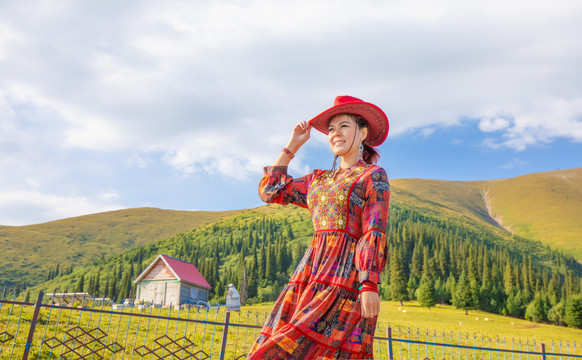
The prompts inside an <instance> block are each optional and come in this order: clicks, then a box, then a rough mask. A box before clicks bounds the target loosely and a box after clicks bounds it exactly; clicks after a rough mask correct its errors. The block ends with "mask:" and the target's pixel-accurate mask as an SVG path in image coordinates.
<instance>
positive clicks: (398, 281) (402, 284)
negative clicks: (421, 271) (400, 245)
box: [390, 251, 408, 306]
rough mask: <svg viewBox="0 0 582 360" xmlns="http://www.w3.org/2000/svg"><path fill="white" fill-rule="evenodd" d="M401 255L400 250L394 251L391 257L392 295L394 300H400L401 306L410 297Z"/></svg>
mask: <svg viewBox="0 0 582 360" xmlns="http://www.w3.org/2000/svg"><path fill="white" fill-rule="evenodd" d="M401 256H402V255H401V254H400V252H399V251H393V252H392V256H391V257H390V297H391V298H392V300H395V301H400V306H402V305H403V304H402V301H403V300H406V299H407V297H408V291H407V289H406V278H405V276H404V269H403V267H402V260H401Z"/></svg>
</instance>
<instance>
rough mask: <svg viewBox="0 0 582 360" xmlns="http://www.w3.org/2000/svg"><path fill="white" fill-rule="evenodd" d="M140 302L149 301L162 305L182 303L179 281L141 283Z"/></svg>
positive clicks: (138, 287)
mask: <svg viewBox="0 0 582 360" xmlns="http://www.w3.org/2000/svg"><path fill="white" fill-rule="evenodd" d="M136 289H137V291H136V292H137V297H136V300H138V301H140V300H141V301H148V302H151V303H154V304H160V305H177V304H179V303H180V282H179V281H178V280H154V281H145V280H143V281H140V282H139V283H138V284H137V286H136Z"/></svg>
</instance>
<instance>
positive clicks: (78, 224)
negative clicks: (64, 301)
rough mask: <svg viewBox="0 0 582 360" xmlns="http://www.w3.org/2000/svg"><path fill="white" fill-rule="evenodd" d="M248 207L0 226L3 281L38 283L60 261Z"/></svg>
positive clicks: (100, 253) (143, 241)
mask: <svg viewBox="0 0 582 360" xmlns="http://www.w3.org/2000/svg"><path fill="white" fill-rule="evenodd" d="M243 211H244V210H235V211H223V212H209V211H175V210H162V209H155V208H140V209H127V210H119V211H111V212H105V213H99V214H92V215H86V216H80V217H75V218H70V219H64V220H58V221H53V222H48V223H44V224H38V225H30V226H18V227H17V226H0V245H1V248H2V258H1V259H0V284H3V283H5V282H14V281H18V282H19V283H21V284H22V283H28V284H38V283H41V282H42V281H43V280H44V279H45V278H46V274H47V273H48V271H49V270H51V269H54V268H55V267H56V265H57V263H60V270H61V271H62V270H63V269H65V268H66V267H69V266H70V265H82V264H88V263H90V262H92V261H94V260H98V259H100V258H101V257H104V256H106V257H110V256H113V255H116V254H120V253H123V252H126V251H128V250H130V249H133V248H135V247H138V246H143V245H148V244H151V243H154V242H156V241H160V240H163V239H167V238H169V237H171V236H173V235H175V234H178V233H182V232H185V231H189V230H192V229H196V228H198V227H200V226H203V225H206V224H209V223H212V222H215V221H218V220H220V219H224V218H227V217H231V216H235V215H237V214H239V213H241V212H243Z"/></svg>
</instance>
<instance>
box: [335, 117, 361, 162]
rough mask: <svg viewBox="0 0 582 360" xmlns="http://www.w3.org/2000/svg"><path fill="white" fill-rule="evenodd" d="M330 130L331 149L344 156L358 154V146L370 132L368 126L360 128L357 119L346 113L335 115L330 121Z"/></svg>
mask: <svg viewBox="0 0 582 360" xmlns="http://www.w3.org/2000/svg"><path fill="white" fill-rule="evenodd" d="M328 131H329V133H328V134H327V139H328V140H329V147H330V148H331V151H332V152H333V153H334V154H335V155H338V156H343V157H349V156H350V155H354V154H357V152H358V146H359V145H360V143H361V142H362V141H363V140H364V139H365V138H366V135H367V134H368V129H367V128H365V127H364V128H361V129H359V128H358V126H357V124H356V121H355V120H354V119H353V118H352V117H351V116H348V115H346V114H342V115H337V116H334V117H333V118H332V119H331V120H330V121H329V125H328Z"/></svg>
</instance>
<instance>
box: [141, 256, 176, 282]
mask: <svg viewBox="0 0 582 360" xmlns="http://www.w3.org/2000/svg"><path fill="white" fill-rule="evenodd" d="M142 280H146V281H147V280H176V277H175V276H174V274H173V273H172V271H171V270H170V269H169V268H168V266H167V265H166V264H165V263H164V262H163V261H161V260H158V262H157V263H156V264H155V265H154V266H153V267H152V268H151V269H150V271H148V273H147V274H146V275H145V276H144V277H143V279H142Z"/></svg>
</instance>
